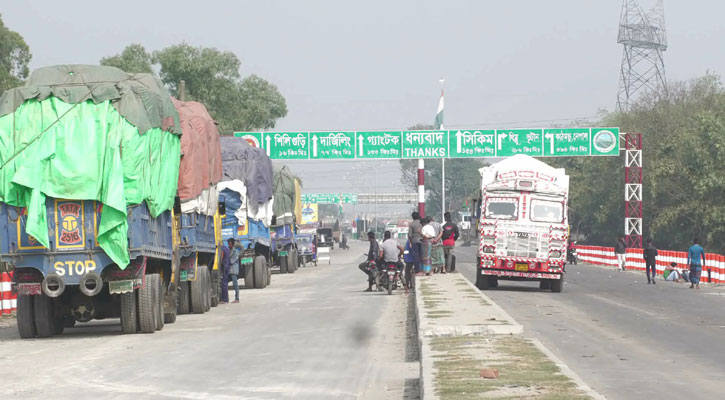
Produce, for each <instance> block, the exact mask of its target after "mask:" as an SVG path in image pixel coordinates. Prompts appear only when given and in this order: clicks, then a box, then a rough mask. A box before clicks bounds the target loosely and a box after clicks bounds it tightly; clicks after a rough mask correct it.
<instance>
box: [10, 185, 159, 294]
mask: <svg viewBox="0 0 725 400" xmlns="http://www.w3.org/2000/svg"><path fill="white" fill-rule="evenodd" d="M46 211H47V217H48V218H47V219H48V232H49V238H50V248H48V249H46V248H45V247H43V245H41V244H40V243H38V242H37V241H36V240H35V239H34V238H33V237H32V236H29V235H28V234H27V232H25V223H26V221H27V215H24V214H26V212H25V210H24V209H21V208H16V207H13V206H10V205H8V204H5V203H0V260H2V261H4V262H8V263H10V264H12V265H14V266H15V268H18V269H20V268H24V269H33V270H35V271H37V272H39V273H40V274H41V275H42V277H43V278H44V277H46V276H48V275H49V274H56V275H58V276H60V277H61V278H62V279H63V281H64V282H65V284H66V285H78V284H79V281H80V279H81V278H82V277H83V275H85V274H86V273H88V272H95V273H96V274H99V275H100V276H101V277H102V278H103V281H104V282H108V281H109V280H111V279H112V278H111V276H110V273H109V272H108V271H107V270H108V269H109V267H112V266H115V264H114V263H113V261H112V260H111V259H110V258H109V257H108V255H106V253H105V252H104V251H103V250H102V249H101V248H100V247H99V246H98V243H97V242H96V234H97V231H98V225H99V223H100V220H101V211H102V204H101V203H100V202H97V201H92V200H61V199H53V198H47V199H46ZM172 240H173V239H172V217H171V212H170V211H166V212H164V213H162V214H161V215H159V216H158V217H157V218H152V217H151V215H150V214H149V211H148V208H147V207H146V204H145V203H142V204H139V205H136V206H132V207H129V208H128V245H129V246H128V248H129V256H130V259H131V260H136V259H137V258H139V257H149V258H154V259H160V260H168V261H171V260H172V258H173V243H172ZM114 270H115V271H116V273H115V274H114V276H115V277H116V278H118V277H121V276H122V275H123V273H122V271H121V270H120V269H119V268H117V267H116V268H114Z"/></svg>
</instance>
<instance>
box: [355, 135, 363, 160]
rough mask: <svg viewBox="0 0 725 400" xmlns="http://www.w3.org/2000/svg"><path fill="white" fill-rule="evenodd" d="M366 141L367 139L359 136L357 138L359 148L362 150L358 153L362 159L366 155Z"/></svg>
mask: <svg viewBox="0 0 725 400" xmlns="http://www.w3.org/2000/svg"><path fill="white" fill-rule="evenodd" d="M364 140H365V138H364V137H362V136H358V137H357V141H358V142H359V143H358V144H359V147H358V148H359V149H360V151H359V152H358V154H360V157H362V156H363V155H364V153H363V141H364Z"/></svg>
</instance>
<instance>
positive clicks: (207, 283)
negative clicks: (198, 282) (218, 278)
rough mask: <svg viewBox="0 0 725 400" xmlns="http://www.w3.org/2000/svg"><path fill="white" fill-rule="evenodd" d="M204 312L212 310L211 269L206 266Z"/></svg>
mask: <svg viewBox="0 0 725 400" xmlns="http://www.w3.org/2000/svg"><path fill="white" fill-rule="evenodd" d="M203 269H204V312H208V311H209V310H211V274H210V273H209V267H207V266H206V265H205V266H204V268H203Z"/></svg>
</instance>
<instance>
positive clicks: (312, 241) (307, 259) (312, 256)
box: [297, 233, 317, 267]
mask: <svg viewBox="0 0 725 400" xmlns="http://www.w3.org/2000/svg"><path fill="white" fill-rule="evenodd" d="M297 250H299V252H300V264H301V265H302V266H303V267H306V266H307V263H314V264H315V266H317V235H312V234H309V233H300V234H297Z"/></svg>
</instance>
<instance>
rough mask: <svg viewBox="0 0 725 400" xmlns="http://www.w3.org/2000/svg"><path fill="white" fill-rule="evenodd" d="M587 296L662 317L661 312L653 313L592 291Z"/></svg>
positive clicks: (651, 315)
mask: <svg viewBox="0 0 725 400" xmlns="http://www.w3.org/2000/svg"><path fill="white" fill-rule="evenodd" d="M587 296H589V297H592V298H594V299H597V300H600V301H603V302H605V303H609V304H612V305H615V306H618V307H622V308H626V309H628V310H632V311H635V312H638V313H642V314H647V315H649V316H650V317H657V318H660V317H661V316H660V315H659V314H656V313H653V312H649V311H645V310H642V309H640V308H637V307H632V306H630V305H628V304H624V303H620V302H618V301H615V300H612V299H609V298H606V297H602V296H598V295H596V294H591V293H590V294H587Z"/></svg>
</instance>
